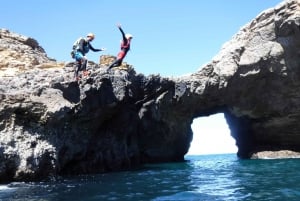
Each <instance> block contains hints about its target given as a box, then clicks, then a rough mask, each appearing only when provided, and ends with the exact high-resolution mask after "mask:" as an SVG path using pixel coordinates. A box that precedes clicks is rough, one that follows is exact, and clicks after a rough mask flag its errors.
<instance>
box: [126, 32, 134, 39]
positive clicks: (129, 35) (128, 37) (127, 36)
mask: <svg viewBox="0 0 300 201" xmlns="http://www.w3.org/2000/svg"><path fill="white" fill-rule="evenodd" d="M125 37H126V38H127V39H131V38H133V36H132V35H131V34H129V33H128V34H125Z"/></svg>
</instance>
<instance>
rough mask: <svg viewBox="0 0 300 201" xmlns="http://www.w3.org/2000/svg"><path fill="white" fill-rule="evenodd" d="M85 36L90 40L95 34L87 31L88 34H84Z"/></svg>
mask: <svg viewBox="0 0 300 201" xmlns="http://www.w3.org/2000/svg"><path fill="white" fill-rule="evenodd" d="M86 38H87V39H88V40H89V41H92V40H94V39H95V34H93V33H88V34H87V35H86Z"/></svg>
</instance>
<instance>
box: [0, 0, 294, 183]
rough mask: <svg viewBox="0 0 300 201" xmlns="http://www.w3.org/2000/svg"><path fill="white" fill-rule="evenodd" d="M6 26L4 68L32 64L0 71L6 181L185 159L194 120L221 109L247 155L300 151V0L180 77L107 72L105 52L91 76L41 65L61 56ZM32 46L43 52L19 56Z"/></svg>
mask: <svg viewBox="0 0 300 201" xmlns="http://www.w3.org/2000/svg"><path fill="white" fill-rule="evenodd" d="M4 32H5V34H3V33H2V32H0V33H1V37H0V47H1V49H0V58H3V56H2V55H10V57H9V59H10V61H9V59H6V60H5V62H6V63H5V62H4V61H2V63H1V66H2V67H1V68H9V67H11V66H10V65H11V63H12V62H18V63H22V62H25V66H26V65H28V67H26V69H25V70H24V71H22V72H19V73H15V74H14V75H13V76H2V77H1V79H0V181H1V182H6V181H13V180H37V179H38V180H40V179H44V178H47V177H49V176H55V175H66V174H82V173H99V172H109V171H118V170H123V169H133V168H136V167H138V166H140V165H141V164H144V163H152V162H153V163H154V162H172V161H181V160H183V157H184V155H185V154H186V153H187V151H188V148H189V145H190V142H191V140H192V130H191V124H192V121H193V119H194V118H197V117H201V116H207V115H211V114H215V113H219V112H223V113H224V114H225V118H226V120H227V122H228V125H229V127H230V130H231V134H232V136H233V137H234V138H235V139H236V142H237V146H238V155H239V156H240V157H241V158H250V157H252V156H254V155H255V157H258V156H260V154H259V153H264V152H263V151H278V150H290V151H288V152H286V153H289V154H290V153H295V152H296V153H297V152H299V151H300V135H299V133H300V132H299V131H300V127H299V123H298V122H299V120H300V113H299V111H300V93H299V85H300V82H299V77H300V5H299V2H298V1H296V0H289V1H285V2H283V3H282V4H280V5H278V6H277V7H276V8H272V9H269V10H267V11H264V12H262V13H261V14H260V15H259V16H257V17H256V18H255V19H254V20H253V21H251V22H250V23H249V24H247V25H246V26H244V27H243V28H242V29H241V30H240V31H239V32H238V33H237V34H236V35H235V36H234V37H233V38H232V40H230V41H229V42H228V43H226V44H224V46H223V48H222V49H221V51H220V53H219V54H218V55H217V56H216V57H215V58H214V59H213V61H211V62H210V63H208V64H207V65H205V66H203V67H202V68H200V70H199V71H198V72H196V73H194V74H192V75H189V76H182V77H179V78H163V77H160V76H159V75H150V76H144V75H142V74H137V73H136V72H135V71H134V69H133V68H132V67H131V66H130V65H126V66H125V69H124V68H121V69H118V68H117V69H114V70H113V71H111V72H106V67H105V61H106V60H107V59H109V56H107V57H105V56H104V57H103V58H102V59H103V61H104V62H103V63H100V64H99V65H97V64H90V71H91V72H92V73H91V75H90V77H88V78H83V79H82V80H81V81H80V82H76V81H74V78H73V74H74V69H73V68H72V65H71V64H69V65H65V67H59V65H56V64H53V66H54V67H55V68H46V69H43V68H40V67H41V65H42V64H43V63H48V64H47V65H46V66H47V67H49V62H50V63H51V62H54V61H53V60H51V59H49V58H48V57H47V56H46V55H45V52H44V50H43V49H42V48H41V47H40V46H39V45H38V43H37V42H36V41H35V40H33V39H30V40H29V39H24V37H23V36H20V35H17V37H15V38H13V37H12V35H13V36H16V35H15V34H13V33H10V32H9V31H7V30H6V31H4ZM12 38H13V39H12ZM25 38H26V37H25ZM23 39H24V40H23ZM20 41H23V42H20ZM24 41H25V42H24ZM26 41H32V42H26ZM3 44H5V45H3ZM15 44H17V45H18V46H20V48H14V45H15ZM23 50H28V51H29V55H27V57H28V58H35V57H37V59H36V60H34V59H33V60H30V62H27V61H28V60H22V57H21V56H14V55H19V54H20V55H22V51H23ZM28 51H26V52H28ZM10 52H14V54H12V53H10ZM200 56H201V55H199V57H200ZM6 58H8V57H6ZM33 61H38V62H36V63H35V62H33ZM17 66H18V65H17ZM12 67H16V66H12ZM28 69H29V70H28Z"/></svg>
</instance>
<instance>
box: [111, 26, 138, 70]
mask: <svg viewBox="0 0 300 201" xmlns="http://www.w3.org/2000/svg"><path fill="white" fill-rule="evenodd" d="M117 27H118V28H119V30H120V32H121V34H122V40H121V50H120V52H119V53H118V55H117V58H116V60H115V61H114V62H113V63H112V64H110V65H109V67H108V70H110V69H111V68H113V67H117V66H120V65H121V64H122V61H123V59H124V58H125V56H126V54H127V52H128V51H129V50H130V42H131V39H132V37H133V36H132V35H131V34H129V33H127V34H125V33H124V31H123V29H122V28H121V25H120V24H118V25H117Z"/></svg>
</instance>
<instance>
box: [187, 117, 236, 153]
mask: <svg viewBox="0 0 300 201" xmlns="http://www.w3.org/2000/svg"><path fill="white" fill-rule="evenodd" d="M192 130H193V140H192V142H191V145H190V148H189V151H188V153H187V154H186V155H207V154H227V153H237V151H238V148H237V146H236V141H235V139H234V138H233V137H232V136H231V135H230V129H229V127H228V124H227V122H226V119H225V117H224V113H217V114H214V115H210V116H208V117H199V118H196V119H194V120H193V123H192Z"/></svg>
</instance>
